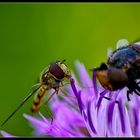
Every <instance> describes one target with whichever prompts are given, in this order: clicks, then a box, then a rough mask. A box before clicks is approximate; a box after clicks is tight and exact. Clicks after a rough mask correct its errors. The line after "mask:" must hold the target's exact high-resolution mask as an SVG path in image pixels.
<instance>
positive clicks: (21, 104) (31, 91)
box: [1, 84, 42, 127]
mask: <svg viewBox="0 0 140 140" xmlns="http://www.w3.org/2000/svg"><path fill="white" fill-rule="evenodd" d="M36 86H39V87H37V88H35V87H36ZM41 86H42V85H41V84H36V85H33V86H32V87H31V89H30V91H29V94H28V95H27V97H26V98H25V99H24V100H23V101H22V102H21V103H20V104H19V106H18V107H17V108H16V109H15V110H14V111H13V113H11V115H10V116H9V117H8V118H7V119H6V120H5V121H4V122H3V123H2V124H1V127H2V126H3V125H4V124H5V123H6V122H7V121H8V120H9V119H10V118H11V117H12V116H13V115H14V114H15V113H16V112H17V111H18V110H19V109H20V108H21V107H22V106H23V104H24V103H25V102H26V101H27V100H28V99H29V98H30V97H31V96H32V95H33V94H34V93H35V92H36V91H37V90H38V89H39V88H40V87H41ZM34 88H35V89H34Z"/></svg>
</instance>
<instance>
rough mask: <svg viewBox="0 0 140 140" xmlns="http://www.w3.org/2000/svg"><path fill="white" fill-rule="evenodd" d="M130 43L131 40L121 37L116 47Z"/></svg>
mask: <svg viewBox="0 0 140 140" xmlns="http://www.w3.org/2000/svg"><path fill="white" fill-rule="evenodd" d="M128 45H129V42H128V41H127V40H126V39H120V40H118V42H117V44H116V49H119V48H122V47H126V46H128Z"/></svg>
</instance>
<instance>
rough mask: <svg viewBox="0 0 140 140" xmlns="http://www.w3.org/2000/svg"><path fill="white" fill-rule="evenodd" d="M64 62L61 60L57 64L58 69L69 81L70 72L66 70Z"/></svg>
mask: <svg viewBox="0 0 140 140" xmlns="http://www.w3.org/2000/svg"><path fill="white" fill-rule="evenodd" d="M65 61H66V60H62V61H60V62H58V65H59V67H60V68H61V70H62V71H63V72H64V77H66V78H68V79H70V78H71V71H70V70H69V69H68V67H67V65H66V64H65V63H64V62H65Z"/></svg>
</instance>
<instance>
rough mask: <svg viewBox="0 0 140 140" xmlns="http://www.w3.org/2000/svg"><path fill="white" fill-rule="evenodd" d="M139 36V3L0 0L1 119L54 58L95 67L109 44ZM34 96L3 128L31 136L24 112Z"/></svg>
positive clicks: (101, 60) (70, 64)
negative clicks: (13, 0) (20, 0)
mask: <svg viewBox="0 0 140 140" xmlns="http://www.w3.org/2000/svg"><path fill="white" fill-rule="evenodd" d="M139 37H140V4H138V3H137V4H130V3H27V4H26V3H22V4H18V3H17V4H16V3H9V4H8V3H7V4H4V3H1V4H0V65H1V66H0V87H1V89H0V99H1V101H0V123H2V121H4V120H5V119H6V117H7V116H8V115H9V114H10V113H11V112H12V111H13V110H14V109H15V108H16V107H17V105H18V104H19V103H20V102H21V101H22V100H23V99H24V97H25V96H26V95H27V92H28V90H29V89H30V87H31V86H32V85H33V84H35V83H36V81H37V79H38V76H39V74H40V72H41V71H42V69H44V67H46V66H47V65H48V64H49V63H50V62H52V61H55V60H57V59H60V60H61V59H64V58H65V59H66V60H67V65H68V66H69V67H70V68H71V70H74V69H75V68H74V61H75V60H80V61H81V62H83V63H84V64H85V66H86V68H87V69H90V68H93V67H95V66H98V65H100V63H101V62H103V61H106V59H107V48H108V47H112V48H113V49H115V45H116V42H117V41H118V40H119V39H122V38H126V39H128V41H130V42H131V41H133V40H135V39H137V38H139ZM90 75H91V74H90ZM32 100H33V98H32V99H30V100H29V101H28V102H27V103H26V104H25V105H24V106H23V107H22V108H21V109H20V110H19V111H18V112H17V113H16V115H15V116H13V118H11V120H9V122H8V123H7V124H6V125H5V126H3V128H1V129H2V130H5V131H7V132H9V133H11V134H14V135H18V136H31V132H32V128H31V127H30V126H29V124H28V121H27V120H26V119H25V118H23V116H22V114H23V113H28V114H29V113H30V107H31V103H32Z"/></svg>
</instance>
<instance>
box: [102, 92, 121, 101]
mask: <svg viewBox="0 0 140 140" xmlns="http://www.w3.org/2000/svg"><path fill="white" fill-rule="evenodd" d="M100 95H102V93H100ZM103 98H105V99H107V100H109V101H111V100H112V99H111V98H109V97H106V96H104V97H103ZM115 103H119V101H115Z"/></svg>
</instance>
